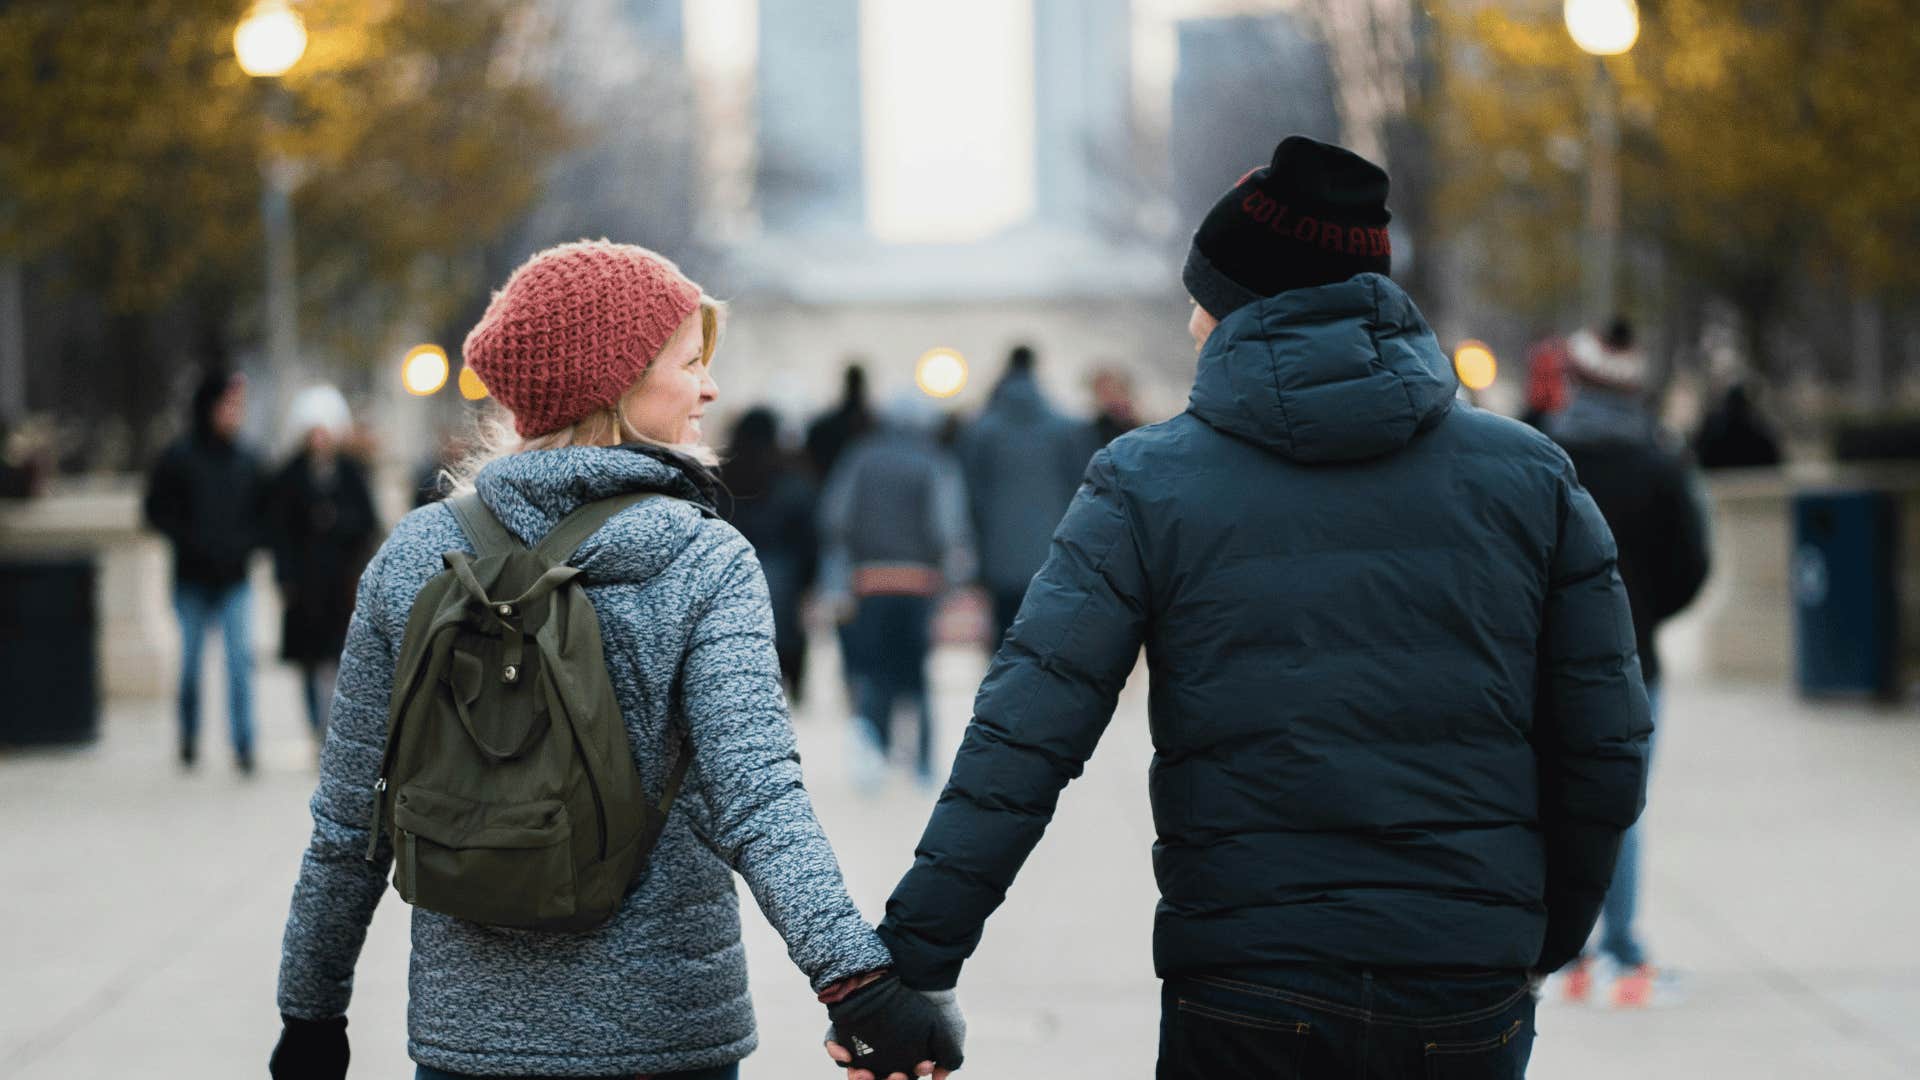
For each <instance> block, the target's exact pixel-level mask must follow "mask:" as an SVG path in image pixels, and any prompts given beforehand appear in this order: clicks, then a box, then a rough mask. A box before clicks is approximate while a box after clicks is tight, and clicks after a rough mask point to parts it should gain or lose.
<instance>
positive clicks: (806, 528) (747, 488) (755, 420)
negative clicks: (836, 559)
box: [720, 408, 820, 704]
mask: <svg viewBox="0 0 1920 1080" xmlns="http://www.w3.org/2000/svg"><path fill="white" fill-rule="evenodd" d="M779 433H780V424H779V421H778V420H777V419H776V418H775V417H774V415H773V411H772V410H771V409H765V408H758V409H749V410H747V412H746V414H745V415H743V416H742V417H740V419H739V420H738V421H737V422H736V423H735V424H734V426H733V435H732V437H731V438H729V439H728V440H727V442H728V446H727V455H726V463H725V464H724V465H722V466H721V467H720V481H721V484H722V485H723V486H724V487H725V488H726V489H727V493H728V496H729V497H728V498H725V499H722V500H721V508H722V509H723V511H724V513H725V517H726V519H727V520H728V521H729V522H731V523H732V524H733V527H734V528H736V529H739V530H740V535H742V536H744V537H746V538H747V542H748V543H749V544H752V545H753V550H754V554H756V555H758V556H759V557H760V568H761V569H762V570H764V571H766V575H767V592H768V593H770V594H771V595H772V598H773V646H774V651H775V652H776V653H777V654H778V655H779V658H780V675H781V677H782V678H783V679H784V680H785V681H786V684H787V694H788V696H789V697H790V698H791V699H792V700H793V701H794V702H795V703H796V704H797V703H798V702H800V701H801V700H802V696H803V694H804V692H805V689H806V677H807V628H806V623H805V621H804V620H803V619H802V618H801V617H800V601H801V598H802V597H803V596H804V595H805V594H806V591H807V590H808V589H809V588H811V587H812V586H813V579H814V575H815V571H816V569H817V568H818V566H819V563H820V541H819V536H818V534H817V533H816V532H815V530H814V522H813V516H814V510H815V504H816V503H817V502H818V501H819V496H818V495H817V493H816V491H815V489H814V485H813V483H812V481H810V480H809V479H808V478H807V476H806V475H805V474H804V473H803V472H802V471H801V470H800V469H797V468H795V467H794V466H793V465H792V463H790V462H789V461H788V460H787V457H786V455H785V454H784V453H783V452H782V451H781V449H780V438H779Z"/></svg>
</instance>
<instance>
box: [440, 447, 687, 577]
mask: <svg viewBox="0 0 1920 1080" xmlns="http://www.w3.org/2000/svg"><path fill="white" fill-rule="evenodd" d="M708 483H709V481H708V480H707V478H706V474H705V470H704V469H702V468H701V467H700V466H699V465H698V464H696V463H693V462H690V461H685V460H683V459H681V458H679V457H678V456H676V455H674V454H672V453H670V452H668V451H661V450H656V449H654V448H653V447H640V446H614V447H601V446H569V447H564V448H562V449H559V450H532V451H528V452H525V453H520V454H512V455H509V456H507V457H503V458H501V459H499V460H498V461H494V462H492V463H491V464H489V465H488V466H487V467H486V468H484V469H482V470H481V471H480V475H479V476H478V477H476V478H475V479H474V489H475V490H476V491H478V492H479V494H480V499H481V501H482V502H484V503H486V504H487V508H488V509H489V510H492V511H493V513H494V516H495V517H497V518H499V519H500V522H501V524H503V525H505V526H506V527H507V528H508V530H509V531H511V532H512V533H513V534H514V535H515V536H518V537H519V538H520V540H521V541H522V542H523V543H526V544H528V545H530V546H531V545H532V544H536V543H538V542H539V540H540V538H541V537H543V536H545V535H546V534H547V532H548V530H550V529H552V528H553V527H554V526H555V525H558V524H559V523H560V519H561V518H564V517H566V516H567V515H568V514H570V513H572V512H573V511H574V510H576V509H578V508H580V507H582V506H585V505H586V504H587V503H590V502H593V501H594V500H596V499H605V498H609V497H611V496H614V495H626V494H629V493H632V492H640V491H652V492H658V493H660V494H662V495H668V496H672V497H673V498H674V499H679V500H685V501H682V502H666V501H663V500H650V501H649V502H647V503H644V504H642V505H640V506H637V507H632V508H629V509H627V510H624V511H622V512H621V513H619V514H618V515H616V516H615V517H614V518H613V520H611V521H609V522H608V523H607V524H606V526H604V527H603V528H601V530H600V531H599V532H597V533H595V534H594V535H593V536H592V537H591V538H590V539H588V540H587V542H586V543H584V544H582V545H580V550H579V551H578V552H577V553H576V554H575V556H574V559H573V565H574V566H577V567H579V568H580V569H581V570H582V571H584V572H585V573H586V576H587V577H588V578H590V579H593V580H596V581H602V582H608V581H628V582H632V581H645V580H647V579H649V578H652V577H653V576H654V575H656V574H658V573H659V572H660V571H661V570H663V569H665V568H666V566H667V564H668V563H670V562H672V561H673V558H674V556H676V555H678V554H679V553H680V552H681V550H682V549H684V548H685V547H686V546H687V544H688V543H689V542H691V541H692V539H693V538H694V536H695V534H696V533H698V532H699V530H700V527H701V523H702V520H703V519H704V518H705V517H708V516H711V515H712V514H713V509H712V507H713V502H712V496H711V493H710V491H709V489H708V487H707V485H708Z"/></svg>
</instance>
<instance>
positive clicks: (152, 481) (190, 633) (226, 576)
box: [143, 370, 267, 773]
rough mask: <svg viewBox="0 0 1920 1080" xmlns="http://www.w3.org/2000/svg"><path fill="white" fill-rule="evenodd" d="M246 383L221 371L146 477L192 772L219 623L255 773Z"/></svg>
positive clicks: (255, 501)
mask: <svg viewBox="0 0 1920 1080" xmlns="http://www.w3.org/2000/svg"><path fill="white" fill-rule="evenodd" d="M246 414H247V382H246V379H245V377H243V376H241V375H237V374H233V373H230V372H227V371H222V370H215V371H210V372H208V373H207V374H206V375H205V376H204V377H202V378H201V380H200V384H199V386H198V387H197V388H196V389H195V390H194V394H193V418H192V426H191V428H190V429H189V430H188V432H187V433H186V434H185V435H182V436H181V437H180V438H179V439H177V440H175V441H174V442H173V443H172V444H171V445H169V446H168V447H167V448H166V449H165V450H164V451H162V452H161V454H160V460H159V461H158V462H157V463H156V464H155V465H154V467H153V472H152V473H151V474H149V476H148V478H147V491H146V498H145V500H144V503H143V508H144V511H145V514H146V519H147V522H148V523H149V524H150V525H152V526H153V528H155V529H156V530H158V531H159V532H160V534H161V535H163V536H165V537H166V538H167V541H168V543H169V544H171V545H172V548H173V610H174V615H175V616H176V617H177V618H178V619H179V622H180V699H179V709H180V763H181V764H182V765H184V766H187V767H189V768H191V767H192V766H193V764H194V761H195V759H196V757H197V754H198V745H199V733H200V657H201V651H200V650H201V646H202V645H204V644H205V641H206V631H207V627H208V625H209V624H211V623H218V624H219V627H220V637H221V640H222V643H223V651H224V652H225V653H226V660H227V720H228V727H229V731H230V736H231V738H232V741H233V753H234V760H235V762H236V763H237V764H238V765H239V767H240V771H241V772H244V773H251V772H252V771H253V643H252V614H253V595H252V592H251V590H250V589H249V588H248V585H247V564H248V562H249V561H250V560H251V558H252V555H253V550H254V549H255V548H256V547H259V546H260V544H261V542H262V541H263V539H264V533H265V510H266V507H265V501H266V493H267V488H266V483H265V479H264V476H263V474H262V472H261V463H260V458H259V457H258V456H257V455H256V454H255V453H254V452H253V450H252V449H251V448H249V447H247V446H246V445H245V444H243V443H241V442H240V441H239V440H240V425H241V423H242V422H243V421H244V420H245V419H246Z"/></svg>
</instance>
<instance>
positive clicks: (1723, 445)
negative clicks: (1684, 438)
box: [1693, 382, 1780, 469]
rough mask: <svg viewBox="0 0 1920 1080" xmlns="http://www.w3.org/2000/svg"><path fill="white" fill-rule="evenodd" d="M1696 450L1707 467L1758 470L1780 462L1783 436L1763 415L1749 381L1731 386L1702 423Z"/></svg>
mask: <svg viewBox="0 0 1920 1080" xmlns="http://www.w3.org/2000/svg"><path fill="white" fill-rule="evenodd" d="M1693 452H1694V454H1695V455H1696V457H1697V459H1698V460H1699V462H1700V467H1701V468H1703V469H1757V468H1765V467H1768V466H1772V465H1778V464H1780V439H1779V437H1778V436H1776V435H1775V434H1774V433H1773V425H1771V424H1769V423H1768V422H1767V418H1766V417H1765V416H1762V415H1761V414H1760V409H1759V407H1758V406H1756V405H1755V404H1754V402H1753V391H1752V390H1751V389H1750V388H1749V387H1748V386H1747V384H1746V383H1745V382H1736V383H1734V384H1733V385H1732V386H1729V387H1727V391H1726V393H1725V394H1724V395H1723V396H1722V397H1721V398H1720V403H1719V404H1718V405H1716V406H1714V407H1713V410H1712V411H1711V412H1709V413H1707V415H1706V418H1705V419H1703V420H1702V421H1701V422H1700V430H1699V432H1698V433H1696V434H1695V435H1694V437H1693Z"/></svg>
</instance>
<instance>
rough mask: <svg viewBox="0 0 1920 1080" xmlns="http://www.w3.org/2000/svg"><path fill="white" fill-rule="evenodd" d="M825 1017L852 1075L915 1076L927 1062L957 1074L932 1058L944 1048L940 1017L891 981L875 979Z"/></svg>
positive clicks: (918, 997)
mask: <svg viewBox="0 0 1920 1080" xmlns="http://www.w3.org/2000/svg"><path fill="white" fill-rule="evenodd" d="M827 1017H828V1019H830V1020H832V1021H833V1030H834V1033H835V1036H836V1038H837V1039H838V1041H839V1043H840V1045H841V1046H844V1047H846V1048H847V1050H848V1051H849V1052H851V1053H852V1054H853V1062H852V1063H851V1064H849V1065H847V1066H846V1067H847V1068H850V1069H866V1070H868V1071H869V1072H871V1073H873V1075H874V1076H876V1077H878V1078H879V1080H886V1078H887V1077H888V1076H889V1075H891V1074H893V1073H904V1074H906V1075H908V1076H913V1075H914V1068H915V1067H916V1066H918V1065H919V1064H920V1063H921V1062H923V1061H929V1060H932V1061H936V1062H937V1063H938V1064H939V1065H940V1066H941V1067H942V1068H959V1066H960V1063H959V1062H958V1061H953V1062H948V1061H945V1060H943V1059H940V1058H939V1057H938V1055H936V1054H935V1053H934V1047H935V1045H936V1044H938V1045H941V1046H943V1047H945V1046H946V1045H947V1044H950V1043H951V1041H952V1040H951V1039H946V1038H943V1029H942V1025H941V1022H940V1012H939V1010H938V1009H936V1008H935V1007H934V1005H933V1003H932V1002H930V1001H928V1000H927V999H926V997H925V996H924V995H922V994H921V993H920V992H919V991H917V990H909V989H907V988H906V987H905V986H904V985H902V984H901V982H900V980H899V979H896V978H894V977H893V976H892V975H888V976H885V977H883V978H880V979H877V980H875V981H873V982H871V983H868V984H867V985H866V986H863V987H861V988H860V989H858V990H855V991H854V992H853V993H852V994H849V995H848V996H847V998H846V999H845V1000H844V1001H841V1002H839V1003H838V1004H834V1005H829V1006H827Z"/></svg>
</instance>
